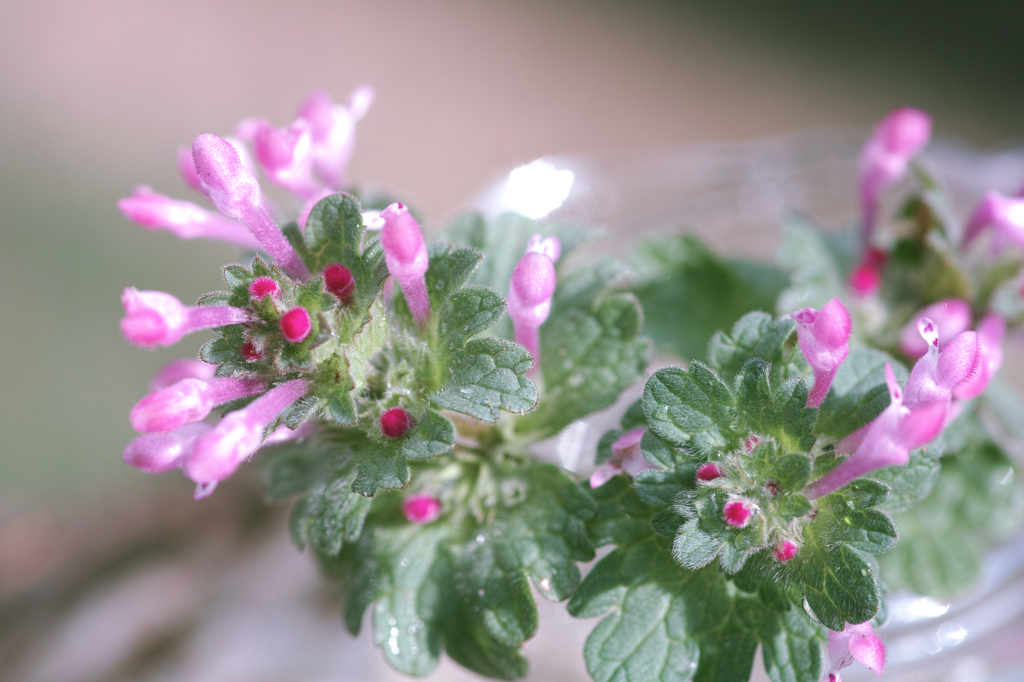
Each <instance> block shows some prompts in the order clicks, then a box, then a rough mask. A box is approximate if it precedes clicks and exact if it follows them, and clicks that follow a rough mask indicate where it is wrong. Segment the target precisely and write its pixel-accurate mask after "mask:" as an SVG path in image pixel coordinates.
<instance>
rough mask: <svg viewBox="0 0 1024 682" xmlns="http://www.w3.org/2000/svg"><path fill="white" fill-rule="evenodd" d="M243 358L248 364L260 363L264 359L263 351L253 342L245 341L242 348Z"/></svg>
mask: <svg viewBox="0 0 1024 682" xmlns="http://www.w3.org/2000/svg"><path fill="white" fill-rule="evenodd" d="M240 350H241V352H242V357H243V358H245V361H246V362H259V361H260V360H262V359H263V357H264V356H263V351H262V350H260V348H259V347H258V346H257V345H256V344H255V343H253V342H252V341H245V342H244V343H242V347H241V349H240Z"/></svg>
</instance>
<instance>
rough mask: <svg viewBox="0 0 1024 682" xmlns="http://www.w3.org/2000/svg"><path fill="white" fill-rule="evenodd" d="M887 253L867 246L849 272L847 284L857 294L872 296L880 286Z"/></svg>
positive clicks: (887, 257) (887, 256)
mask: <svg viewBox="0 0 1024 682" xmlns="http://www.w3.org/2000/svg"><path fill="white" fill-rule="evenodd" d="M888 259H889V255H888V254H887V253H886V252H885V251H883V250H882V249H876V248H874V247H870V248H868V250H867V251H866V252H865V253H864V259H863V260H862V261H861V263H860V265H858V266H857V267H856V268H854V270H853V272H851V273H850V279H849V284H850V288H851V289H853V291H854V293H855V294H857V295H858V296H861V297H863V296H874V295H875V294H877V293H878V290H879V289H880V288H881V286H882V268H884V267H885V262H886V261H887V260H888Z"/></svg>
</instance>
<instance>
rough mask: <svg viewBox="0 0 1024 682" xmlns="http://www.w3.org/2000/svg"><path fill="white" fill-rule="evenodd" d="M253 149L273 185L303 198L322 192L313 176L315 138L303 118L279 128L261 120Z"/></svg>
mask: <svg viewBox="0 0 1024 682" xmlns="http://www.w3.org/2000/svg"><path fill="white" fill-rule="evenodd" d="M253 146H254V148H255V150H256V159H257V160H258V161H259V162H260V166H261V167H262V168H263V172H264V173H265V174H266V176H267V178H269V179H270V181H271V182H273V183H275V184H277V185H280V186H281V187H284V188H285V189H286V190H288V191H289V192H291V193H292V194H294V195H295V196H297V197H299V198H300V199H309V198H310V197H312V196H313V195H315V194H317V193H318V192H319V191H320V190H321V189H322V188H321V186H320V183H319V182H317V180H316V178H315V177H314V176H313V136H312V132H311V131H310V126H309V123H308V122H306V121H304V120H303V119H301V118H300V119H298V120H296V121H294V122H292V123H291V124H290V125H288V126H286V127H284V128H275V127H274V126H272V125H270V124H269V123H267V122H266V121H261V122H260V123H259V125H258V126H257V128H256V136H255V138H254V139H253Z"/></svg>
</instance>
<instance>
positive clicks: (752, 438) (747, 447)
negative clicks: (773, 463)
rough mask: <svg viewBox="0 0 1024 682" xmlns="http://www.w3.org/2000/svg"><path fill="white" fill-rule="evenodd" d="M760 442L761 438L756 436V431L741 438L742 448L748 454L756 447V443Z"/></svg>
mask: <svg viewBox="0 0 1024 682" xmlns="http://www.w3.org/2000/svg"><path fill="white" fill-rule="evenodd" d="M760 442H761V439H760V438H759V437H758V435H757V434H756V433H752V434H750V435H749V436H747V437H746V438H744V439H743V450H744V452H746V453H747V454H748V455H749V454H750V453H752V452H753V451H754V448H756V447H757V445H758V443H760Z"/></svg>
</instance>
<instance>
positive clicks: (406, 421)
mask: <svg viewBox="0 0 1024 682" xmlns="http://www.w3.org/2000/svg"><path fill="white" fill-rule="evenodd" d="M412 427H413V420H412V415H411V414H409V413H408V412H406V411H405V410H403V409H402V408H401V407H391V408H388V409H386V410H384V412H383V413H382V414H381V415H380V432H381V433H383V434H384V436H385V437H387V438H390V439H391V440H396V439H398V438H401V437H402V436H404V435H405V434H407V433H408V432H409V429H411V428H412Z"/></svg>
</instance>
